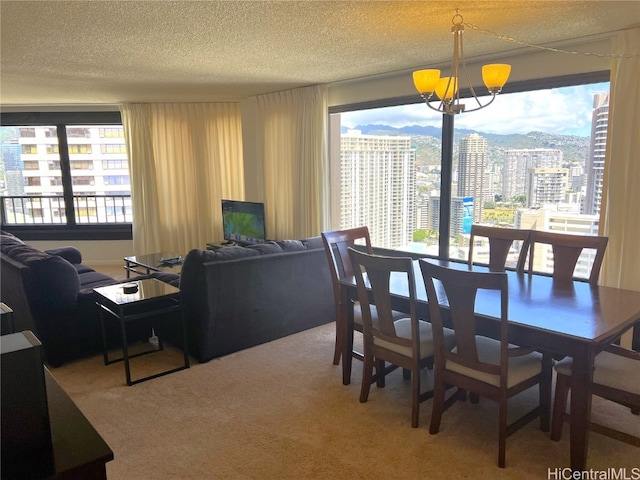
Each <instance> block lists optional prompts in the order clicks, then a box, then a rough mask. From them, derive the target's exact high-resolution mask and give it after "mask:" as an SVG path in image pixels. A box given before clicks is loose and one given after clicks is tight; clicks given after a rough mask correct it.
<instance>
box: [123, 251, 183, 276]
mask: <svg viewBox="0 0 640 480" xmlns="http://www.w3.org/2000/svg"><path fill="white" fill-rule="evenodd" d="M124 260H125V261H126V262H127V263H129V264H132V265H139V266H141V267H143V268H148V269H151V270H156V271H160V270H165V269H169V270H170V271H173V272H175V273H180V270H181V268H182V261H183V260H184V259H183V258H182V256H181V255H178V254H177V253H171V252H170V253H165V252H163V253H150V254H147V255H132V256H130V257H125V258H124Z"/></svg>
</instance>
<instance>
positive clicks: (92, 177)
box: [1, 125, 131, 224]
mask: <svg viewBox="0 0 640 480" xmlns="http://www.w3.org/2000/svg"><path fill="white" fill-rule="evenodd" d="M2 128H3V129H5V130H4V133H5V134H6V137H7V140H5V141H4V142H3V143H2V160H1V161H2V163H3V164H4V170H5V177H6V187H5V188H6V191H5V192H3V194H4V195H6V196H16V197H24V200H23V199H20V200H16V201H14V202H12V204H11V205H12V207H11V215H13V220H14V221H17V222H18V223H22V222H27V223H34V222H38V223H45V224H48V223H62V222H63V220H62V219H63V218H64V216H65V215H66V212H65V206H64V205H65V204H64V202H65V199H64V197H63V191H64V188H63V180H62V178H63V177H62V165H61V162H60V151H59V144H58V136H57V128H56V127H55V126H34V127H27V126H25V127H2ZM66 134H67V150H68V153H69V168H70V176H71V183H72V191H73V196H74V206H75V214H76V222H77V223H114V222H118V221H129V222H130V221H131V200H130V195H131V186H130V180H129V164H128V160H127V150H126V146H125V140H124V131H123V128H122V126H121V125H77V126H73V127H71V126H70V127H67V130H66ZM18 216H19V217H20V218H18Z"/></svg>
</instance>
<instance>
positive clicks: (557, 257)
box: [529, 230, 609, 285]
mask: <svg viewBox="0 0 640 480" xmlns="http://www.w3.org/2000/svg"><path fill="white" fill-rule="evenodd" d="M608 241H609V238H608V237H597V236H589V235H571V234H566V233H555V232H543V231H539V230H534V231H532V233H531V245H530V251H529V273H530V274H531V273H533V266H534V262H533V259H534V253H535V247H536V245H537V244H546V245H551V247H552V250H553V278H554V279H556V280H560V281H571V280H573V278H574V271H575V268H576V264H577V263H578V258H580V254H581V253H582V251H583V250H584V249H593V250H595V256H594V258H593V265H592V266H591V273H590V274H589V276H588V279H589V283H591V284H593V285H595V284H597V283H598V277H599V276H600V267H602V259H603V258H604V253H605V250H606V248H607V242H608Z"/></svg>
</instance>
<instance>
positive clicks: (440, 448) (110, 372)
mask: <svg viewBox="0 0 640 480" xmlns="http://www.w3.org/2000/svg"><path fill="white" fill-rule="evenodd" d="M333 339H334V327H333V325H331V324H329V325H325V326H322V327H318V328H315V329H312V330H309V331H306V332H302V333H300V334H297V335H292V336H290V337H287V338H283V339H280V340H278V341H275V342H271V343H269V344H265V345H261V346H258V347H256V348H252V349H249V350H245V351H242V352H238V353H235V354H232V355H229V356H227V357H223V358H219V359H215V360H213V361H211V362H208V363H205V364H197V363H196V364H194V365H193V366H192V368H190V369H189V370H184V371H180V372H177V373H173V374H170V375H167V376H164V377H160V378H157V379H154V380H151V381H148V382H144V383H141V384H138V385H134V386H132V387H127V386H126V385H125V383H124V368H123V365H122V364H113V365H109V366H104V365H103V363H102V357H101V356H96V357H93V358H90V359H87V360H82V361H78V362H75V363H73V364H69V365H66V366H63V367H60V368H57V369H52V373H53V375H54V376H55V377H56V379H57V380H58V381H59V382H60V383H61V385H62V386H63V387H64V388H65V389H66V391H67V392H68V393H69V394H70V395H71V397H72V398H73V399H74V401H75V402H76V404H77V405H78V406H79V407H80V409H81V410H82V411H83V412H84V413H85V415H86V416H87V417H88V418H89V420H90V421H91V422H92V423H93V425H94V426H95V427H96V429H97V430H98V431H99V432H100V434H101V435H102V436H103V438H104V439H105V441H106V442H107V443H108V444H109V445H110V447H111V448H112V449H113V451H114V455H115V459H114V460H113V461H112V462H109V463H108V464H107V473H108V478H109V479H111V480H119V479H131V480H140V479H143V480H145V479H149V480H156V479H343V478H344V479H363V480H364V479H369V480H371V479H391V478H393V479H424V478H435V479H441V478H442V479H448V478H450V479H463V478H470V479H471V478H472V479H478V478H481V479H484V478H491V479H507V478H508V479H514V478H531V479H537V480H540V479H546V478H548V470H547V469H548V468H563V467H567V466H568V458H569V444H568V427H567V426H566V425H565V432H564V436H563V439H562V441H560V442H558V443H556V442H552V441H551V440H549V437H548V434H546V433H543V432H541V431H540V430H539V428H538V422H534V423H531V424H529V425H528V426H526V427H524V428H523V429H522V430H520V431H519V432H517V433H516V434H514V435H513V436H512V437H510V438H509V439H508V441H507V468H506V469H499V468H498V467H497V428H496V420H497V409H496V408H495V405H494V404H493V403H492V402H490V401H488V400H481V402H480V404H478V405H472V404H469V403H457V404H456V405H454V406H453V407H452V408H451V409H449V410H448V411H447V412H446V413H445V416H444V417H443V421H442V426H441V430H440V433H439V434H437V435H433V436H432V435H429V433H428V425H429V419H430V415H431V401H429V402H426V403H423V404H422V405H421V411H420V413H421V415H420V427H419V428H417V429H412V428H411V427H410V415H411V406H410V395H409V394H410V389H411V385H410V381H408V380H404V379H402V374H401V372H399V371H396V372H394V373H393V374H392V375H391V376H390V377H389V380H388V382H387V387H386V388H384V389H377V388H375V387H372V391H371V395H370V397H369V401H368V402H367V403H365V404H361V403H359V402H358V395H359V389H360V378H361V377H360V375H361V364H360V363H359V362H354V375H353V381H352V384H351V385H350V386H343V385H342V383H341V368H340V367H339V366H333V365H332V364H331V357H332V353H333ZM171 362H173V363H171ZM179 362H180V352H178V351H176V350H171V349H170V350H168V351H167V350H165V351H164V352H159V353H156V354H152V355H148V356H144V357H139V358H136V359H134V360H133V371H132V373H133V376H134V378H136V377H138V376H140V375H142V374H146V373H151V372H154V371H157V370H158V369H162V368H165V367H167V366H169V365H171V364H174V365H176V364H178V363H179ZM535 398H536V391H535V390H532V391H528V392H524V393H523V394H522V395H520V396H519V397H516V398H515V399H513V400H512V405H513V407H512V413H514V414H517V412H518V411H521V410H522V409H523V408H528V407H530V406H531V405H532V404H533V402H534V401H535ZM594 418H599V419H601V420H602V421H603V422H605V421H606V422H607V423H608V424H609V425H612V424H615V423H618V424H623V425H624V426H625V428H626V429H627V431H629V432H630V433H635V434H636V435H638V434H640V418H638V417H635V416H633V415H631V414H630V412H629V411H628V409H624V408H622V407H618V406H616V405H611V404H608V403H605V402H597V401H596V402H594ZM588 467H589V468H591V469H595V470H602V469H606V468H622V467H626V468H627V472H628V474H629V475H630V474H631V470H630V469H631V468H634V467H640V449H638V448H635V447H631V446H629V445H626V444H623V443H620V442H617V441H614V440H612V439H609V438H607V437H604V436H601V435H598V434H591V436H590V446H589V458H588ZM610 478H611V477H610Z"/></svg>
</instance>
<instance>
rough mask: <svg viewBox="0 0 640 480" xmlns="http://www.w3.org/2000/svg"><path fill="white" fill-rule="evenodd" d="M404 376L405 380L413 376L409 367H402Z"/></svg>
mask: <svg viewBox="0 0 640 480" xmlns="http://www.w3.org/2000/svg"><path fill="white" fill-rule="evenodd" d="M402 378H404V379H405V380H407V379H409V378H411V370H409V369H407V368H403V369H402Z"/></svg>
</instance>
